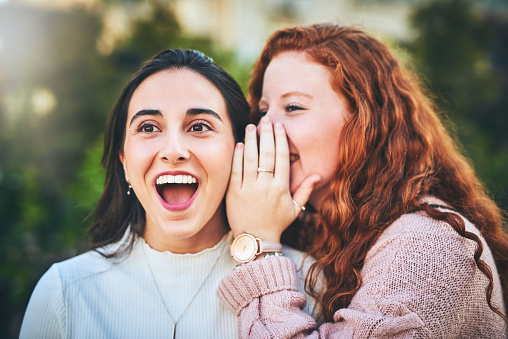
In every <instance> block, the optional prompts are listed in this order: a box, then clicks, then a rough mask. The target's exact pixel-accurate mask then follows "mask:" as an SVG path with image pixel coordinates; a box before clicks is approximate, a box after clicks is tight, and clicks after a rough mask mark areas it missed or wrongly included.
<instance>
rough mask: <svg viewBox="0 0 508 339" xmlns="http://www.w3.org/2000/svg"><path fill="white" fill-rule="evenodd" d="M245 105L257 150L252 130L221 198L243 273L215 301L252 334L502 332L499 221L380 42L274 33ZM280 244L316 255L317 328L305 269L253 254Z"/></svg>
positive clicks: (336, 31)
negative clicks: (300, 275) (300, 278)
mask: <svg viewBox="0 0 508 339" xmlns="http://www.w3.org/2000/svg"><path fill="white" fill-rule="evenodd" d="M249 94H250V104H251V107H252V112H251V114H252V118H253V119H254V122H256V123H257V122H259V120H261V121H260V123H259V125H258V132H259V135H260V137H259V138H260V144H259V145H260V146H259V149H260V151H259V156H258V150H257V144H256V142H257V140H256V139H257V135H256V129H255V126H253V125H250V126H248V127H247V129H246V136H245V144H242V143H239V144H237V146H236V149H235V158H234V160H233V169H232V176H231V180H230V185H229V189H228V194H227V197H226V204H227V212H228V220H229V223H230V225H231V227H232V229H233V232H234V234H235V236H237V239H235V241H234V242H233V244H232V246H231V252H232V255H233V256H234V257H235V258H237V260H238V261H239V262H240V263H241V265H240V266H239V267H238V268H237V269H236V270H234V271H233V272H232V273H231V274H229V275H228V276H227V277H226V278H224V279H223V281H222V282H221V285H220V287H219V290H218V296H219V298H220V299H221V300H222V301H223V302H224V303H225V304H226V305H227V306H228V307H229V308H230V309H231V310H233V311H234V312H235V313H236V314H237V315H238V317H239V326H240V334H241V336H242V337H252V338H289V337H291V338H293V337H298V338H301V337H313V338H318V337H319V338H328V337H334V338H337V337H340V338H343V337H348V338H349V337H355V338H366V337H397V338H414V337H418V338H424V337H425V338H427V337H447V338H448V337H449V338H458V337H469V338H504V337H505V336H506V311H505V310H506V305H507V301H508V236H507V235H506V234H505V233H504V232H503V230H502V225H503V222H504V221H503V218H502V215H501V211H500V209H499V208H498V207H497V206H496V204H495V203H494V202H493V201H492V200H491V199H490V198H489V196H488V194H487V193H486V191H485V189H484V187H483V186H482V184H481V183H480V181H479V180H478V178H477V177H476V175H475V173H474V171H473V169H472V167H471V165H470V164H469V163H468V161H467V160H466V159H465V157H464V156H463V155H461V153H460V152H459V150H458V147H457V146H456V144H455V143H454V141H453V140H452V138H451V137H450V135H449V133H448V132H447V131H446V129H445V127H444V125H443V123H442V122H441V120H440V117H439V116H438V114H437V112H436V108H435V107H434V105H433V103H432V102H431V100H430V99H429V98H428V97H427V96H426V95H425V93H424V91H423V89H422V86H421V85H420V83H419V81H418V79H417V77H416V76H415V75H414V74H413V73H412V72H411V71H409V70H408V69H407V68H406V67H405V66H404V65H403V64H402V63H401V61H399V60H398V59H397V57H396V56H395V55H394V54H393V53H392V52H390V50H389V49H388V48H387V47H386V46H385V45H384V44H383V43H381V42H380V41H378V40H377V39H375V38H374V37H372V36H370V35H369V34H367V33H365V32H364V31H362V30H359V29H356V28H352V27H340V26H336V25H328V24H325V25H313V26H309V27H293V28H288V29H283V30H280V31H277V32H275V33H274V34H273V35H272V36H271V37H270V39H269V40H268V42H267V44H266V46H265V48H264V50H263V52H262V54H261V56H260V57H259V59H258V61H257V63H256V64H255V67H254V73H253V77H252V79H251V83H250V87H249ZM260 118H261V119H260ZM307 201H308V203H307ZM288 226H289V227H288ZM244 232H246V233H248V234H245V233H244ZM249 234H250V235H249ZM255 238H257V239H255ZM252 239H254V240H252ZM281 239H282V242H286V243H289V244H292V245H293V246H296V247H298V248H300V249H303V250H305V251H306V252H307V253H308V254H309V255H311V256H312V257H314V258H315V259H316V261H315V263H314V264H313V265H312V267H311V270H310V271H309V274H308V275H307V280H306V287H307V289H308V291H309V292H310V294H311V295H313V296H315V297H316V298H317V300H319V302H320V306H321V313H322V319H316V320H315V319H313V318H312V317H311V316H309V315H308V314H306V313H304V312H303V311H302V308H303V307H304V305H305V303H306V300H305V297H304V296H303V295H302V294H301V293H299V292H297V289H296V285H295V274H296V271H297V269H298V268H297V267H296V266H295V264H294V263H293V262H292V261H291V260H289V259H288V258H286V257H284V256H283V255H282V253H269V254H268V255H266V256H261V255H258V253H259V251H258V250H257V246H258V245H259V244H261V245H262V242H263V241H272V242H273V241H281ZM251 252H252V253H251ZM267 257H268V258H267Z"/></svg>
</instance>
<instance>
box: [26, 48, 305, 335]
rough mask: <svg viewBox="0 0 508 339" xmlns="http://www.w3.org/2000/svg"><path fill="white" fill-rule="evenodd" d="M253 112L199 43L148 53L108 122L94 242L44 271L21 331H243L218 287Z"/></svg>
mask: <svg viewBox="0 0 508 339" xmlns="http://www.w3.org/2000/svg"><path fill="white" fill-rule="evenodd" d="M248 111H249V105H248V103H247V101H246V100H245V97H244V95H243V93H242V91H241V89H240V86H239V85H238V84H237V83H236V82H235V80H234V79H233V78H232V77H231V76H230V75H229V74H228V73H227V72H226V71H225V70H223V69H222V68H221V67H219V66H217V65H216V64H214V63H213V61H212V60H211V59H210V58H207V57H206V56H204V55H203V54H202V53H200V52H197V51H191V50H189V51H185V50H167V51H164V52H162V53H160V54H158V55H157V56H155V57H154V58H153V59H151V60H150V61H148V62H147V63H145V64H144V65H143V66H142V67H141V68H140V69H139V71H138V72H137V73H135V74H134V75H133V76H132V78H131V79H130V80H129V82H128V83H127V85H126V87H125V88H124V90H123V92H122V93H121V95H120V97H119V99H118V101H117V103H116V105H115V106H114V108H113V110H112V112H111V115H110V117H109V120H108V122H107V126H106V133H105V144H104V156H103V159H102V160H103V161H102V163H103V165H104V167H106V169H107V173H106V182H105V187H104V192H103V194H102V196H101V198H100V200H99V203H98V205H97V208H96V210H95V218H94V222H93V225H92V227H91V229H90V242H89V245H88V251H87V252H86V253H84V254H82V255H80V256H77V257H75V258H72V259H69V260H67V261H64V262H61V263H57V264H55V265H53V266H52V267H51V268H50V269H49V271H48V272H46V274H45V275H44V276H43V277H42V278H41V280H40V281H39V283H38V284H37V286H36V288H35V291H34V293H33V295H32V297H31V299H30V303H29V305H28V308H27V311H26V314H25V318H24V321H23V325H22V329H21V337H22V338H31V337H37V338H168V337H169V338H171V337H175V336H177V337H178V338H235V337H237V335H238V331H237V326H236V318H235V316H234V314H232V313H230V312H229V311H227V309H226V308H225V307H224V306H223V305H221V304H220V303H219V301H218V299H217V298H216V297H215V290H216V289H217V287H218V284H219V282H220V280H221V279H222V278H223V277H224V276H225V275H226V274H227V273H229V272H230V271H231V270H233V269H234V267H235V265H236V262H235V261H234V260H233V259H232V258H231V257H229V256H227V255H226V254H227V252H228V249H229V244H230V242H231V239H232V234H231V232H230V229H229V226H228V222H227V219H226V212H225V209H224V194H225V192H226V188H227V186H228V182H229V178H230V172H231V160H232V157H233V152H234V148H235V142H238V141H241V140H243V138H244V130H245V126H246V124H247V123H246V122H247V119H248ZM265 245H268V246H265V247H267V248H268V249H270V250H272V251H280V250H281V248H280V247H279V244H275V247H272V248H271V247H270V246H269V245H270V243H266V244H265ZM265 249H266V248H265ZM285 254H286V255H290V256H292V258H293V259H294V260H296V261H300V262H301V261H302V254H301V253H300V252H298V251H295V250H291V249H288V248H286V249H285ZM302 285H303V279H302Z"/></svg>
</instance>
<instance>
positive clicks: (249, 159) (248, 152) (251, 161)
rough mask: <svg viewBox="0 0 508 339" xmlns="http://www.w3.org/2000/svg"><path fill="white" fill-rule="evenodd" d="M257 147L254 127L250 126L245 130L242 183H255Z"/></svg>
mask: <svg viewBox="0 0 508 339" xmlns="http://www.w3.org/2000/svg"><path fill="white" fill-rule="evenodd" d="M257 170H258V145H257V136H256V126H254V125H252V124H250V125H248V126H247V128H246V129H245V148H244V154H243V182H244V183H246V182H253V181H256V179H257V175H258V171H257Z"/></svg>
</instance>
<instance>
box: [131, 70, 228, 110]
mask: <svg viewBox="0 0 508 339" xmlns="http://www.w3.org/2000/svg"><path fill="white" fill-rule="evenodd" d="M198 107H201V108H208V109H212V110H214V111H216V113H218V114H220V115H221V118H223V119H228V116H227V112H226V103H225V100H224V97H223V96H222V94H221V92H220V91H219V90H218V89H217V88H216V87H215V85H214V84H213V83H212V82H211V81H210V80H208V79H207V78H205V77H204V76H202V75H201V74H198V73H196V72H194V71H192V70H189V69H171V70H163V71H159V72H157V73H154V74H152V75H150V76H149V77H147V78H146V79H145V80H143V82H141V84H140V85H139V86H138V87H137V88H136V89H135V90H134V93H133V94H132V98H131V100H130V102H129V110H128V115H129V116H132V115H134V114H135V113H136V112H137V111H139V110H141V109H158V110H160V111H161V112H162V113H163V114H164V112H165V111H167V112H179V111H182V110H183V111H185V110H187V109H188V108H198Z"/></svg>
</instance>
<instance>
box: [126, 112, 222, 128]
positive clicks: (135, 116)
mask: <svg viewBox="0 0 508 339" xmlns="http://www.w3.org/2000/svg"><path fill="white" fill-rule="evenodd" d="M199 114H208V115H211V116H213V117H214V118H216V119H219V120H220V121H222V119H221V117H220V115H218V114H217V113H215V112H214V111H213V110H211V109H208V108H189V109H188V110H187V112H186V113H185V115H186V116H194V115H199ZM145 115H152V116H162V113H161V111H159V110H158V109H142V110H140V111H139V112H137V113H136V114H134V116H133V117H132V119H131V122H130V123H129V126H131V125H132V123H133V122H134V120H136V119H138V118H139V117H142V116H145Z"/></svg>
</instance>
